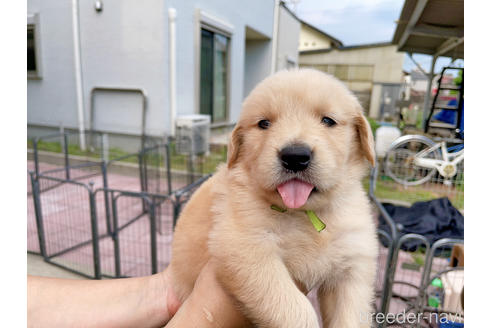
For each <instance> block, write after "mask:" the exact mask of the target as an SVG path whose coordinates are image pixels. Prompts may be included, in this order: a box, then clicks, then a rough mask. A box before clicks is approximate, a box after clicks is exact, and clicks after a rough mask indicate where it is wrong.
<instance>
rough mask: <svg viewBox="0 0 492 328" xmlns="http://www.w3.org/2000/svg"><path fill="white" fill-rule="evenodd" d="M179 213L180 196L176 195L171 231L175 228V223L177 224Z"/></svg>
mask: <svg viewBox="0 0 492 328" xmlns="http://www.w3.org/2000/svg"><path fill="white" fill-rule="evenodd" d="M180 211H181V196H179V195H176V197H175V203H174V206H173V231H174V228H175V227H176V223H177V222H178V217H179V212H180Z"/></svg>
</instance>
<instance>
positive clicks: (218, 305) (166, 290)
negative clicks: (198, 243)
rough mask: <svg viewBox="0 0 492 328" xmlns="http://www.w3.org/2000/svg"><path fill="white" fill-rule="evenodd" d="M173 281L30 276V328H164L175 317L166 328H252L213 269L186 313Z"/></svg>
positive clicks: (166, 277)
mask: <svg viewBox="0 0 492 328" xmlns="http://www.w3.org/2000/svg"><path fill="white" fill-rule="evenodd" d="M170 281H172V280H171V279H170V277H169V271H168V270H166V271H164V272H161V273H159V274H156V275H153V276H148V277H140V278H126V279H115V280H70V279H55V278H43V277H34V276H28V277H27V294H28V295H27V320H28V327H34V326H35V327H144V328H145V327H162V326H163V325H165V324H166V323H167V322H168V321H169V319H170V318H171V317H172V316H173V315H174V317H173V318H172V320H171V321H170V322H169V323H168V324H167V325H166V327H169V328H172V327H180V328H187V327H204V328H207V327H245V326H247V325H248V323H247V321H246V320H245V319H244V318H243V316H242V314H241V313H240V311H239V310H238V309H237V307H236V306H235V304H234V301H233V300H232V298H231V297H230V296H229V295H228V294H227V293H226V292H225V291H224V289H223V288H222V286H220V285H219V283H218V282H217V279H216V276H215V267H214V266H213V265H211V264H210V263H209V264H207V265H206V266H205V268H204V269H203V270H202V272H201V273H200V276H199V278H198V280H197V282H196V284H195V288H194V289H193V292H192V293H191V295H190V297H189V298H188V299H187V300H186V301H185V302H184V303H183V305H182V306H181V307H180V302H179V301H178V299H177V297H176V295H175V294H174V292H173V290H172V286H170V284H169V282H170ZM178 308H179V311H178V312H177V313H176V311H177V310H178ZM175 313H176V314H175Z"/></svg>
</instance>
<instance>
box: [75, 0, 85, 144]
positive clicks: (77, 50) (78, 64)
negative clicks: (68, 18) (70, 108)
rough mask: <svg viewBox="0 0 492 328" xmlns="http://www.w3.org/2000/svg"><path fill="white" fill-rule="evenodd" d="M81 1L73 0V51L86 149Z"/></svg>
mask: <svg viewBox="0 0 492 328" xmlns="http://www.w3.org/2000/svg"><path fill="white" fill-rule="evenodd" d="M79 27H80V25H79V2H78V0H72V31H73V53H74V65H75V89H76V93H77V120H78V123H79V139H80V149H82V150H85V149H86V145H85V132H84V130H85V127H84V89H83V84H82V64H81V60H80V57H81V56H80V32H79Z"/></svg>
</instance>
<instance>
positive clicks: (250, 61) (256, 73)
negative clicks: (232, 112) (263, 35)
mask: <svg viewBox="0 0 492 328" xmlns="http://www.w3.org/2000/svg"><path fill="white" fill-rule="evenodd" d="M271 52H272V47H271V41H270V40H246V45H245V57H244V87H243V88H244V89H243V96H244V97H247V96H248V95H249V93H250V92H251V90H253V88H254V87H255V86H256V85H257V84H258V83H259V82H260V81H262V80H263V79H264V78H265V77H267V76H268V75H269V74H270V65H271V60H270V59H271Z"/></svg>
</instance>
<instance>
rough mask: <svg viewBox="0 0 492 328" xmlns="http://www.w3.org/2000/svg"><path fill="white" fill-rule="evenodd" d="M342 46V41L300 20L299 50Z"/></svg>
mask: <svg viewBox="0 0 492 328" xmlns="http://www.w3.org/2000/svg"><path fill="white" fill-rule="evenodd" d="M342 46H343V43H342V41H340V40H338V39H336V38H335V37H333V36H331V35H330V34H328V33H326V32H324V31H322V30H320V29H318V28H317V27H315V26H313V25H311V24H309V23H307V22H305V21H303V20H301V33H300V35H299V51H307V50H319V49H329V48H339V47H342Z"/></svg>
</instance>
